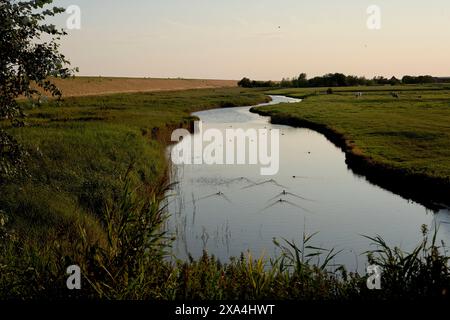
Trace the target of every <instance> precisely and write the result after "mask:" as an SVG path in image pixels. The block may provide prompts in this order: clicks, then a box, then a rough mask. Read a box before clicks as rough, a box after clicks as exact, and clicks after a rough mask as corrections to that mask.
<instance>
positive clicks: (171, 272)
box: [0, 181, 450, 301]
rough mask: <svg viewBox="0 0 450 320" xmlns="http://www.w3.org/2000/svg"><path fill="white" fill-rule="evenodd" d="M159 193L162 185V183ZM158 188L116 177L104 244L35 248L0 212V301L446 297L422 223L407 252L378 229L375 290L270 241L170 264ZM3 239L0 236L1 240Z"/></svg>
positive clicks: (303, 246) (313, 256)
mask: <svg viewBox="0 0 450 320" xmlns="http://www.w3.org/2000/svg"><path fill="white" fill-rule="evenodd" d="M161 190H164V188H161ZM163 200H164V195H163V193H162V192H160V193H154V194H152V195H150V196H147V197H143V196H142V195H141V194H140V192H139V191H138V190H133V189H131V187H130V184H129V182H128V181H124V182H123V192H122V195H121V196H120V197H119V198H117V199H116V201H115V202H112V203H109V204H107V205H105V206H104V211H103V213H104V215H103V220H102V221H103V222H102V225H103V227H104V229H105V232H106V235H107V237H106V241H105V242H103V243H101V242H97V243H91V242H90V241H88V239H87V235H86V232H85V230H83V228H81V227H80V229H79V232H80V236H79V238H78V239H79V240H78V241H75V242H61V241H60V240H58V241H55V242H54V245H52V246H49V245H46V246H44V247H40V248H37V247H36V246H32V245H30V244H28V243H26V242H25V241H23V240H21V239H20V238H18V237H16V236H15V235H14V234H13V233H11V232H10V231H8V228H7V224H8V222H7V221H6V220H5V218H4V216H3V215H2V217H1V218H0V237H1V240H2V241H1V242H0V243H1V245H0V253H1V256H0V268H1V272H0V297H1V298H3V299H5V298H6V299H8V298H9V299H10V298H20V299H42V298H45V299H68V298H70V299H74V298H75V299H94V298H95V299H114V300H116V299H153V300H154V299H156V300H234V299H245V300H264V299H273V300H307V301H310V300H337V301H348V300H356V299H357V300H360V299H362V300H365V299H370V300H373V299H379V300H389V299H405V298H406V299H410V298H427V297H433V298H437V297H438V298H444V299H448V297H449V295H448V292H449V291H448V290H449V287H450V266H449V263H448V262H449V258H448V257H447V256H446V253H445V252H444V251H443V248H444V247H443V244H441V245H440V246H438V245H437V243H436V234H434V235H433V236H432V237H431V238H430V235H429V232H428V230H426V228H425V227H424V228H423V230H422V231H423V240H422V241H421V243H420V244H419V245H418V246H417V248H416V249H414V250H413V251H412V252H410V253H407V252H404V251H402V250H400V249H399V248H395V247H394V248H391V247H389V246H388V245H387V244H386V242H385V241H384V240H383V239H382V238H381V237H379V236H377V237H373V238H369V239H371V240H372V241H373V243H374V244H375V245H376V248H375V249H373V250H370V251H368V252H367V255H368V259H369V262H370V263H372V264H376V265H378V266H380V267H381V269H382V282H381V283H382V290H380V291H377V290H375V291H372V290H368V289H367V285H366V280H367V276H366V275H359V274H357V273H347V271H346V270H345V268H343V267H339V266H334V265H333V264H332V263H331V262H332V260H333V257H334V256H335V255H336V254H338V252H335V251H334V250H332V249H331V250H326V249H323V248H318V247H315V246H312V245H310V242H311V239H312V238H313V236H314V234H313V235H309V236H308V235H306V234H304V236H303V241H302V243H300V244H296V243H294V242H291V241H286V240H283V241H282V242H278V241H276V242H275V243H276V244H277V245H278V247H279V248H280V254H279V256H278V257H277V258H275V259H268V258H265V257H264V256H262V257H258V258H254V257H253V256H252V255H251V254H250V253H247V254H242V255H241V257H239V258H232V259H231V261H230V262H229V263H228V264H222V263H221V262H220V261H218V260H217V259H216V258H215V257H214V256H210V255H208V253H207V252H205V253H204V255H203V256H202V257H201V258H200V259H198V260H193V259H192V258H191V259H190V260H188V261H176V262H171V260H170V259H167V256H168V255H169V254H170V245H171V238H170V236H169V235H168V234H167V233H166V229H165V221H166V218H167V214H166V212H165V206H164V203H165V202H164V201H163ZM5 240H6V241H5ZM72 264H77V265H79V266H80V268H81V270H82V275H83V278H82V289H81V290H80V291H76V290H75V291H70V290H68V289H67V288H66V279H67V276H68V275H67V274H66V268H67V267H68V266H69V265H72Z"/></svg>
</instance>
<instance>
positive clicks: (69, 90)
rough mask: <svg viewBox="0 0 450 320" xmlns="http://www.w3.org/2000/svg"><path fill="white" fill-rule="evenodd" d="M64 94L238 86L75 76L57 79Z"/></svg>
mask: <svg viewBox="0 0 450 320" xmlns="http://www.w3.org/2000/svg"><path fill="white" fill-rule="evenodd" d="M54 82H55V84H56V85H57V86H58V87H59V88H60V89H61V90H62V92H63V94H64V96H70V97H76V96H92V95H105V94H113V93H133V92H152V91H172V90H186V89H212V88H225V87H236V86H237V81H234V80H201V79H153V78H112V77H75V78H73V79H63V80H62V79H55V80H54Z"/></svg>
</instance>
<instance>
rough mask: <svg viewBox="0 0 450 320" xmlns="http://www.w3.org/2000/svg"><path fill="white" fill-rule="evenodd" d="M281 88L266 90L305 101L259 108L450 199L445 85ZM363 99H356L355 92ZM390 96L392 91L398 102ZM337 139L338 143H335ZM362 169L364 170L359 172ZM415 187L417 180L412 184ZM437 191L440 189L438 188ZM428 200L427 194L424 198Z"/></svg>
mask: <svg viewBox="0 0 450 320" xmlns="http://www.w3.org/2000/svg"><path fill="white" fill-rule="evenodd" d="M326 90H327V88H307V89H281V90H274V91H269V92H268V93H270V94H281V95H288V96H292V97H300V98H304V100H303V101H302V102H301V103H297V104H289V105H277V106H267V107H261V108H258V110H257V112H259V113H263V114H265V115H270V116H272V120H273V121H274V122H277V123H287V124H294V125H301V126H306V127H311V128H313V129H316V130H319V131H322V132H323V133H325V134H327V136H328V137H329V138H331V139H332V140H333V138H335V140H343V141H341V146H342V147H343V148H344V149H345V150H346V151H348V153H349V154H350V155H354V156H357V157H360V158H363V159H364V160H365V161H366V162H367V163H368V164H370V165H371V166H373V167H376V168H385V169H386V170H389V171H388V172H387V173H386V178H387V180H389V179H392V180H395V178H394V177H392V176H391V177H390V176H389V174H390V173H391V172H396V174H398V175H399V177H400V178H401V177H411V179H414V177H420V178H421V179H423V181H425V180H426V181H427V182H428V181H430V184H433V182H435V183H436V185H437V186H438V187H439V188H441V187H442V186H444V187H445V186H447V189H446V192H447V193H446V194H443V195H440V198H439V199H438V200H439V201H445V200H446V199H445V198H447V201H448V199H449V198H450V197H449V196H448V195H449V193H448V190H449V189H448V186H449V185H450V86H449V85H403V86H377V87H346V88H333V94H327V93H326ZM357 92H361V93H362V96H359V97H357V96H356V93H357ZM391 93H396V94H397V95H398V98H396V97H394V96H393V95H392V94H391ZM336 137H337V139H336ZM363 171H364V170H363ZM363 173H364V172H363ZM416 184H417V185H416V186H415V187H417V188H418V189H420V182H418V183H416ZM441 189H442V188H441ZM427 196H428V195H427Z"/></svg>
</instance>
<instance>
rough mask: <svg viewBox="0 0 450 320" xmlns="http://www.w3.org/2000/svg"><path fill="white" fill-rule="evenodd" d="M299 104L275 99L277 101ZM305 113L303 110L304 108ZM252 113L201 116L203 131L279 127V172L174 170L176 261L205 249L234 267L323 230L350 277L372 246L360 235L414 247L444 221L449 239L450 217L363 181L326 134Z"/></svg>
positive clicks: (319, 242)
mask: <svg viewBox="0 0 450 320" xmlns="http://www.w3.org/2000/svg"><path fill="white" fill-rule="evenodd" d="M281 102H283V103H292V102H298V100H296V99H291V98H285V97H273V102H272V103H281ZM299 107H301V104H299ZM249 109H250V107H240V108H230V109H215V110H208V111H203V112H198V113H196V114H195V115H197V116H198V117H199V118H200V119H201V120H202V121H204V128H205V129H208V128H216V129H219V130H222V131H224V130H226V129H227V128H230V127H233V128H242V129H244V130H246V129H247V128H254V129H258V128H268V129H274V128H277V129H279V130H280V131H281V136H280V171H279V172H278V174H277V175H275V176H272V177H263V176H261V175H260V170H259V169H260V168H259V166H257V165H254V166H252V165H185V166H183V165H182V166H174V168H173V171H172V178H171V179H172V181H177V182H179V184H178V185H177V187H176V189H175V190H174V191H173V193H174V196H172V197H171V201H170V204H169V209H170V212H171V213H172V216H171V220H170V228H171V230H172V231H173V232H174V233H176V236H177V241H176V242H175V246H174V254H175V255H176V256H177V257H179V258H181V259H186V258H187V257H188V256H189V255H192V256H193V257H199V256H200V255H201V254H202V252H203V250H208V252H209V253H211V254H214V255H215V256H217V257H219V258H220V259H221V260H222V261H227V260H228V258H229V257H230V256H239V255H240V254H241V252H245V251H247V250H251V251H252V254H253V256H259V255H262V254H265V255H266V256H272V255H275V254H276V253H277V249H276V247H275V246H274V245H273V238H277V239H280V238H286V239H288V240H295V241H297V242H299V241H300V239H301V237H302V234H303V231H304V230H306V232H309V233H312V232H316V231H319V234H318V235H317V236H316V240H315V243H314V245H316V246H319V247H325V248H336V249H337V250H343V252H342V253H341V254H340V255H339V256H338V257H336V258H335V261H334V262H335V263H342V264H345V265H346V266H347V267H348V268H349V269H350V270H355V269H360V270H362V268H364V264H365V259H363V258H362V257H361V256H360V254H361V253H362V252H364V251H366V250H367V249H368V248H369V245H370V243H369V241H368V240H367V239H365V238H364V237H362V236H361V235H363V234H364V235H370V236H374V235H377V234H379V235H381V236H382V237H383V238H384V239H385V240H386V241H387V242H388V243H389V244H392V245H399V246H401V247H402V248H403V249H405V250H410V249H412V248H413V247H414V246H415V245H416V244H417V243H418V242H419V241H420V239H421V234H420V227H421V225H422V224H426V225H428V226H430V229H431V228H432V225H433V224H434V223H435V222H439V224H440V228H439V236H440V239H442V240H447V239H449V238H450V218H449V216H450V214H449V211H448V210H442V211H441V212H439V213H438V214H433V213H432V212H431V211H429V210H427V209H426V208H425V207H423V206H421V205H419V204H416V203H413V202H410V201H407V200H404V199H402V198H401V197H399V196H397V195H394V194H392V193H391V192H389V191H386V190H384V189H381V188H379V187H377V186H374V185H372V184H370V183H368V182H367V181H366V180H365V179H363V178H361V177H358V176H355V175H354V174H353V173H352V172H351V171H349V170H348V168H347V166H346V164H345V155H344V154H343V152H342V151H341V150H340V149H339V148H337V147H335V146H334V145H333V144H332V143H331V142H329V141H328V140H327V139H326V138H325V137H324V136H323V135H321V134H319V133H317V132H314V131H311V130H308V129H299V128H291V127H287V126H281V125H272V124H270V123H269V121H268V118H266V117H261V116H258V115H256V114H252V113H250V112H249Z"/></svg>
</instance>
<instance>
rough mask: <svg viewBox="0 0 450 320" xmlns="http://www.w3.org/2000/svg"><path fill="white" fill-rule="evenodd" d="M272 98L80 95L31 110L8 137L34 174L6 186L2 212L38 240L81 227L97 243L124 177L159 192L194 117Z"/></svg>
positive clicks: (233, 93)
mask: <svg viewBox="0 0 450 320" xmlns="http://www.w3.org/2000/svg"><path fill="white" fill-rule="evenodd" d="M266 99H267V97H266V96H265V95H263V94H262V93H261V92H257V91H250V90H243V89H238V88H231V89H207V90H187V91H178V92H158V93H136V94H115V95H109V96H97V97H77V98H67V99H65V100H64V102H63V103H62V104H61V105H58V104H56V103H54V102H51V103H48V104H47V105H43V106H42V107H39V108H34V109H30V108H27V110H26V112H27V114H28V116H27V118H26V123H27V125H26V127H24V128H14V129H12V128H10V129H9V132H11V133H12V134H13V135H14V136H15V137H16V138H17V139H18V140H19V141H20V143H21V144H22V145H23V147H24V148H25V149H26V150H27V151H28V153H29V155H30V156H29V157H28V159H27V167H28V172H29V175H28V176H25V177H22V178H21V179H16V180H14V181H11V182H10V183H7V184H2V185H0V191H1V197H0V210H2V211H3V212H4V213H5V214H7V215H8V216H9V217H10V219H9V220H10V226H11V228H13V229H14V230H16V232H17V233H19V234H20V235H21V236H25V237H27V238H30V239H33V241H40V242H46V241H48V239H53V238H55V239H58V237H59V235H61V234H65V235H72V236H74V237H75V235H76V233H77V228H78V224H79V223H81V225H82V226H84V227H86V229H87V232H88V234H89V238H90V239H92V241H103V240H102V239H104V232H103V230H102V227H101V224H100V222H99V215H100V214H101V212H102V210H103V208H104V205H105V203H108V202H111V201H114V199H116V198H117V197H118V194H119V193H120V190H121V187H120V186H121V183H122V182H123V177H124V175H125V174H126V173H127V172H128V171H130V172H132V173H131V174H129V178H130V179H131V181H132V183H133V186H134V188H137V187H140V188H141V189H142V190H143V191H145V190H151V189H153V188H155V186H159V185H160V180H164V178H165V174H166V169H167V165H168V164H167V160H166V158H165V147H166V146H167V142H168V141H167V138H168V137H170V131H171V130H172V129H173V128H174V127H179V126H187V125H188V124H189V123H190V121H191V120H192V118H191V116H190V113H191V112H194V111H198V110H202V109H208V108H213V107H220V106H232V105H252V104H255V103H258V102H262V101H265V100H266ZM3 125H4V126H6V125H7V124H6V123H4V124H3Z"/></svg>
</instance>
